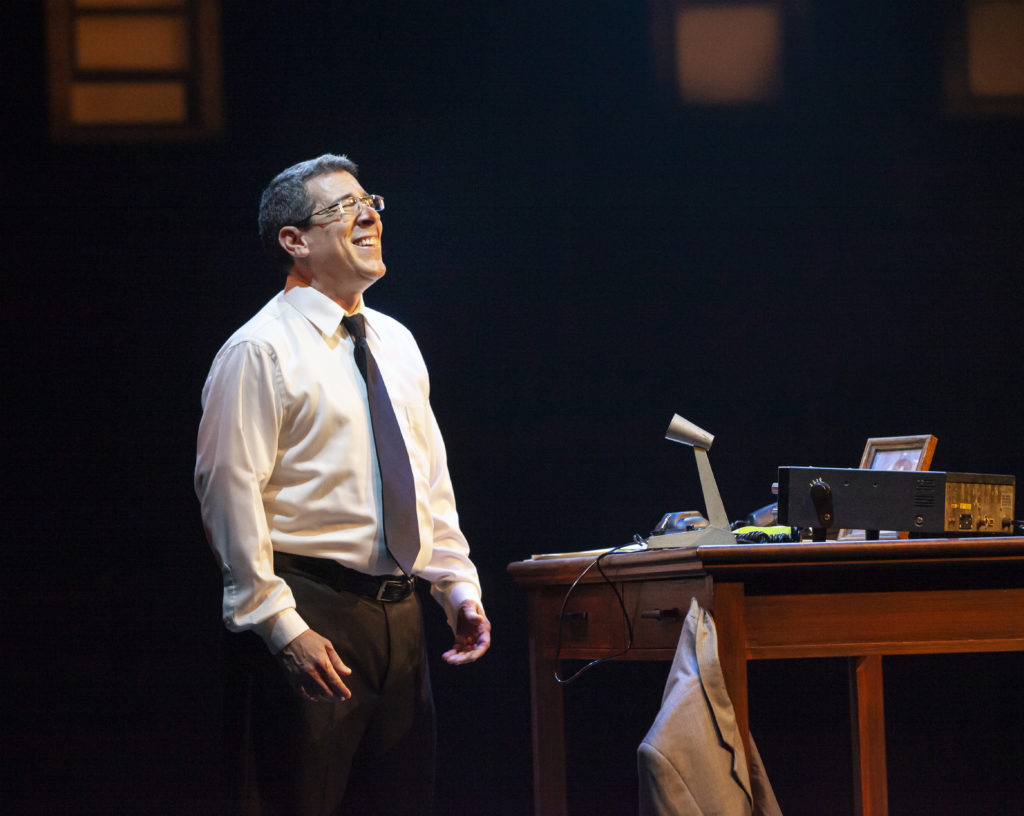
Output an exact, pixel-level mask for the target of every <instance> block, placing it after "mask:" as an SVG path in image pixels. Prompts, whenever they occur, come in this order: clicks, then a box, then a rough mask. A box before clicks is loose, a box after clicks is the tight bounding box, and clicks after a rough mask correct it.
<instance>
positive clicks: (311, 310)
mask: <svg viewBox="0 0 1024 816" xmlns="http://www.w3.org/2000/svg"><path fill="white" fill-rule="evenodd" d="M284 299H285V300H286V301H287V302H288V303H289V304H290V305H291V306H293V307H294V308H295V309H296V310H298V311H299V312H300V313H301V314H302V316H303V317H305V318H306V319H307V320H308V321H309V322H310V323H312V324H313V325H314V326H316V327H317V328H318V329H319V330H320V332H321V333H322V334H324V335H326V336H327V337H333V336H334V333H335V332H336V331H337V330H338V326H340V325H341V319H342V318H343V317H345V315H346V314H362V315H363V319H364V320H365V321H366V326H367V331H371V332H373V333H374V334H375V335H377V337H378V338H379V337H380V333H379V332H378V331H377V330H376V329H375V328H374V327H373V317H372V310H368V309H366V304H365V303H364V302H363V298H362V296H360V297H359V304H358V305H357V306H356V308H355V310H354V311H353V312H351V313H348V312H346V311H345V309H344V308H342V306H341V304H339V303H337V302H336V301H334V300H331V298H329V297H327V295H325V294H324V293H323V292H321V291H319V290H317V289H314V288H313V287H312V286H310V285H309V284H308V283H306V282H305V281H302V280H300V279H299V278H297V277H295V276H294V275H289V276H288V279H287V280H286V281H285V285H284Z"/></svg>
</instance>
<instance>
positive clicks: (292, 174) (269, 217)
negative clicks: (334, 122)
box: [259, 153, 358, 272]
mask: <svg viewBox="0 0 1024 816" xmlns="http://www.w3.org/2000/svg"><path fill="white" fill-rule="evenodd" d="M340 171H345V172H347V173H351V174H352V175H353V176H354V175H356V173H357V172H358V168H357V167H356V164H355V162H354V161H352V160H351V159H350V158H349V157H348V156H345V155H341V156H339V155H336V154H334V153H324V155H322V156H320V157H318V158H315V159H308V160H307V161H304V162H299V163H298V164H293V165H292V166H291V167H289V168H288V169H287V170H283V171H282V172H280V173H278V174H277V175H276V176H274V179H273V180H272V181H271V182H270V184H268V185H267V189H265V190H264V191H263V195H261V196H260V215H259V230H260V241H261V242H262V244H263V250H264V252H266V253H267V257H268V258H270V260H271V262H272V263H273V264H274V266H276V267H279V268H281V269H283V270H284V271H285V272H287V271H288V270H289V269H291V267H292V257H291V256H290V255H289V254H288V253H287V252H285V251H284V248H283V247H282V246H281V244H280V243H279V242H278V240H277V235H278V233H279V232H280V231H281V228H282V227H287V226H297V225H299V224H301V223H303V222H304V221H305V220H306V219H308V218H309V216H310V213H312V211H313V207H315V206H316V203H317V202H315V201H314V200H313V199H312V198H311V197H310V195H309V193H308V192H306V182H307V181H308V180H309V179H311V178H316V177H317V176H324V175H327V174H328V173H337V172H340Z"/></svg>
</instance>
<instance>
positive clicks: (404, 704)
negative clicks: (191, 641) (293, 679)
mask: <svg viewBox="0 0 1024 816" xmlns="http://www.w3.org/2000/svg"><path fill="white" fill-rule="evenodd" d="M279 574H280V575H281V577H282V578H283V579H284V580H285V581H286V582H287V584H288V586H289V587H290V588H291V590H292V592H293V594H294V595H295V601H296V609H297V610H298V612H299V614H300V615H302V617H303V618H304V619H305V621H306V622H307V623H308V624H309V625H310V627H311V628H312V629H313V630H314V631H315V632H317V633H319V634H321V635H323V636H324V637H326V638H327V639H329V640H330V641H331V642H332V643H333V644H334V648H335V650H336V651H337V652H338V654H339V655H340V656H341V659H342V661H344V663H345V664H346V665H347V666H348V667H349V668H350V669H352V674H351V675H349V676H348V677H343V678H342V679H343V680H344V681H345V684H346V685H347V686H348V688H349V689H350V690H351V692H352V698H351V699H350V700H348V701H346V702H344V703H325V702H316V703H311V702H308V701H306V700H304V699H303V698H302V697H300V696H299V695H298V694H297V693H296V692H295V691H294V689H293V688H292V686H291V685H290V683H289V682H288V680H287V678H286V676H285V673H284V670H283V669H281V667H280V666H279V664H278V662H277V658H275V657H274V656H273V655H271V654H270V652H269V650H268V649H267V647H266V645H265V644H264V643H263V641H262V639H260V638H259V636H257V635H255V634H252V633H242V634H230V633H228V634H226V636H225V666H226V669H227V684H226V699H225V715H226V716H225V724H226V726H227V752H228V756H227V772H228V787H229V796H230V798H231V807H232V812H234V813H237V814H240V815H241V816H339V814H359V816H363V814H388V816H394V814H399V813H401V814H429V813H431V810H432V801H433V792H434V762H435V744H436V737H435V721H434V703H433V696H432V693H431V688H430V676H429V671H428V665H427V659H426V647H425V642H424V633H423V618H422V610H421V607H420V599H419V597H418V595H417V594H416V593H413V594H412V595H410V597H408V598H407V599H405V600H404V601H399V602H397V603H381V602H379V601H376V600H374V599H372V598H366V597H364V596H361V595H356V594H354V593H351V592H347V591H345V590H335V589H333V588H331V587H329V586H327V585H325V584H323V583H321V582H320V581H318V580H316V579H314V578H313V577H311V576H308V575H305V574H297V573H295V574H293V573H290V572H284V571H280V570H279Z"/></svg>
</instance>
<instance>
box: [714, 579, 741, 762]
mask: <svg viewBox="0 0 1024 816" xmlns="http://www.w3.org/2000/svg"><path fill="white" fill-rule="evenodd" d="M714 608H715V609H714V617H715V626H716V628H717V630H718V661H719V663H721V665H722V674H723V675H724V677H725V688H726V690H727V691H728V692H729V699H731V700H732V707H733V710H734V711H735V712H736V725H737V726H738V728H739V732H740V737H742V739H743V751H744V753H745V754H746V757H747V765H748V767H749V765H750V718H749V713H748V708H747V618H746V613H745V611H744V604H743V584H741V583H737V582H731V583H718V582H716V583H715V586H714Z"/></svg>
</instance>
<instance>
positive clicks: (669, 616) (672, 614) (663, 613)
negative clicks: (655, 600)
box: [640, 607, 679, 620]
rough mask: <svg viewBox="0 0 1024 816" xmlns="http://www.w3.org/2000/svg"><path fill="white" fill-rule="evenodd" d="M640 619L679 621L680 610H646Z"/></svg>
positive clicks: (673, 608)
mask: <svg viewBox="0 0 1024 816" xmlns="http://www.w3.org/2000/svg"><path fill="white" fill-rule="evenodd" d="M640 617H641V618H646V619H647V620H679V610H678V609H676V608H675V607H672V608H671V609H645V610H644V611H643V612H641V613H640Z"/></svg>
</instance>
